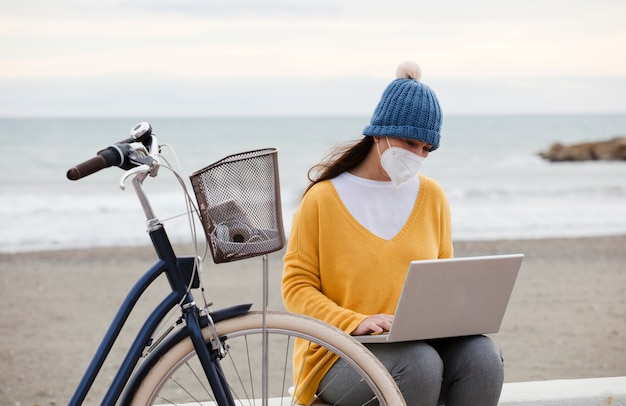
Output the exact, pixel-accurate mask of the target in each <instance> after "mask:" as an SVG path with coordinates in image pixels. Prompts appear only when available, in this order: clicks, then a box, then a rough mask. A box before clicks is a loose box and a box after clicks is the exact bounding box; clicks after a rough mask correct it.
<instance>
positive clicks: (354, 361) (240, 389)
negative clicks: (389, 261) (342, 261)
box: [125, 312, 405, 406]
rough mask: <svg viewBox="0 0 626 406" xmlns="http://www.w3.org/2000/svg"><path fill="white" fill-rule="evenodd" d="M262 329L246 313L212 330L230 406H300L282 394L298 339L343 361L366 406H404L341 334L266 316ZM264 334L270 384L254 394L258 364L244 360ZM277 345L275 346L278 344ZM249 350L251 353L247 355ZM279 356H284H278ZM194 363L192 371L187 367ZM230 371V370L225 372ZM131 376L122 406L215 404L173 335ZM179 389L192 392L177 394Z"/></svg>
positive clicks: (287, 316)
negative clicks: (366, 394)
mask: <svg viewBox="0 0 626 406" xmlns="http://www.w3.org/2000/svg"><path fill="white" fill-rule="evenodd" d="M262 326H263V314H262V313H261V312H249V313H247V314H245V315H242V316H238V317H234V318H230V319H226V320H222V321H220V322H217V323H216V324H215V328H216V330H217V332H218V334H219V336H220V337H223V338H224V339H225V343H226V344H227V345H228V356H227V358H225V359H224V360H222V361H221V365H222V368H223V370H224V375H226V376H227V380H228V385H229V387H230V391H231V393H232V394H233V398H234V399H235V403H236V404H242V405H257V404H266V403H264V402H263V397H266V398H267V399H273V400H272V402H277V403H270V404H283V402H286V403H284V404H294V405H295V404H301V403H300V402H298V401H297V400H294V399H292V398H291V397H290V395H289V394H288V391H287V388H289V387H291V388H292V389H293V386H294V383H293V382H294V379H293V378H294V376H293V371H292V370H291V367H292V359H291V348H292V347H293V342H294V339H295V338H299V339H305V340H308V341H310V342H312V343H314V345H318V346H320V347H325V348H326V349H327V350H328V351H332V353H333V354H335V355H338V356H339V357H341V358H343V359H344V360H345V361H347V363H348V364H349V365H351V366H352V369H353V370H354V371H355V372H356V373H358V374H359V375H360V376H361V381H362V383H360V385H362V384H363V382H365V383H366V384H367V385H368V386H369V387H370V389H371V391H372V394H373V397H374V398H373V399H371V401H368V402H367V404H368V405H375V404H380V405H392V406H396V405H405V402H404V400H403V398H402V395H401V393H400V391H399V390H398V387H397V386H396V384H395V382H394V381H393V378H392V377H391V376H390V375H389V372H388V371H387V370H386V369H385V367H384V366H383V365H382V364H381V363H380V361H378V359H377V358H376V357H375V356H374V355H373V354H372V353H371V352H369V350H367V348H365V347H364V346H363V345H361V344H360V343H358V342H357V341H356V340H354V339H353V338H352V337H350V336H348V335H346V334H345V333H344V332H342V331H341V330H339V329H337V328H335V327H333V326H330V325H328V324H326V323H323V322H321V321H319V320H316V319H312V318H310V317H307V316H302V315H298V314H293V313H287V312H267V313H266V314H265V330H263V328H262ZM264 331H265V333H266V334H267V337H268V338H269V340H268V343H269V351H270V355H269V357H268V358H267V359H268V361H269V363H270V367H269V371H270V378H269V379H268V382H269V383H271V384H272V387H270V388H268V390H267V391H263V390H262V389H261V388H259V385H262V383H263V382H262V380H261V377H260V376H261V373H260V371H256V369H255V370H254V371H253V369H254V368H256V367H261V366H262V365H260V364H261V362H260V360H259V359H256V360H252V361H251V360H250V359H249V358H248V357H249V356H250V355H253V356H257V357H261V354H260V348H261V345H260V343H261V341H260V340H261V339H262V336H263V332H264ZM203 335H204V338H205V340H208V339H209V337H211V333H210V330H209V328H208V327H205V328H204V329H203ZM279 341H281V343H280V344H279ZM278 345H281V346H282V345H284V346H286V347H287V348H276V346H278ZM253 349H254V350H255V351H252V350H253ZM279 351H280V352H281V354H280V355H279V354H278V352H279ZM282 352H285V353H284V354H282ZM242 355H246V357H245V358H246V359H243V360H242V359H240V358H242ZM194 363H195V364H197V365H192V364H194ZM240 363H243V364H240ZM235 364H237V365H235ZM233 365H235V367H236V368H233V369H231V367H232V366H233ZM135 376H136V377H138V378H136V379H134V380H133V382H132V383H131V384H130V385H129V390H128V391H127V392H128V393H126V394H125V399H128V404H133V405H157V404H175V405H180V404H185V405H187V404H202V405H214V404H215V403H213V397H212V394H211V390H210V387H209V385H208V383H207V382H206V377H205V376H204V373H203V371H202V369H201V367H200V365H199V361H198V360H197V357H196V356H195V350H194V348H193V345H192V343H191V339H190V338H189V337H188V335H187V334H179V335H178V336H176V337H172V339H170V340H166V341H164V342H163V343H161V344H160V345H159V346H158V347H157V349H155V350H154V351H153V352H152V353H151V354H150V356H149V357H148V358H147V359H146V360H145V361H144V362H143V363H142V364H141V366H140V368H139V370H138V372H137V374H136V375H135ZM183 385H185V386H186V385H191V386H192V387H185V388H182V386H183ZM295 385H297V383H296V384H295ZM244 386H245V387H244ZM318 389H319V388H318ZM170 390H171V392H170ZM193 390H198V391H199V392H200V393H197V394H195V393H194V394H192V393H191V392H192V391H193ZM259 390H260V391H261V393H262V394H263V395H262V396H261V397H259V394H258V391H259ZM319 390H323V389H319ZM342 390H343V388H342ZM318 393H319V392H318ZM345 393H346V394H347V396H346V399H345V402H344V401H342V402H340V403H337V404H352V403H351V402H350V396H349V389H348V388H345ZM125 402H126V401H125ZM318 402H319V401H318ZM125 404H126V403H125ZM306 404H318V403H314V402H313V403H312V402H309V403H306ZM319 404H325V403H319Z"/></svg>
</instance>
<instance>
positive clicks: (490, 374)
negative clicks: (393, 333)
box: [320, 335, 504, 406]
mask: <svg viewBox="0 0 626 406" xmlns="http://www.w3.org/2000/svg"><path fill="white" fill-rule="evenodd" d="M367 347H368V348H369V349H370V351H372V353H374V355H376V357H377V358H378V359H379V360H380V361H381V362H382V364H383V365H384V366H385V367H386V368H387V370H389V372H390V374H391V376H392V377H393V378H394V380H395V381H396V384H397V385H398V387H399V388H400V391H401V392H402V395H403V396H404V399H405V400H406V404H407V406H414V405H432V406H434V405H437V404H440V405H442V404H445V405H447V406H458V405H474V406H481V405H485V406H487V405H497V404H498V399H499V398H500V392H501V390H502V384H503V382H504V365H503V360H502V354H501V352H500V349H499V348H498V347H497V346H496V344H495V343H494V342H493V341H491V339H489V338H488V337H486V336H482V335H479V336H469V337H455V338H445V339H438V340H427V341H411V342H404V343H394V344H368V345H367ZM344 367H345V362H344V361H341V360H340V361H338V362H337V363H335V365H333V367H332V368H331V369H330V370H329V371H328V373H327V374H326V376H324V378H323V379H322V382H321V384H320V387H321V388H325V389H324V391H323V393H321V394H320V397H321V398H322V399H323V400H324V401H326V402H327V403H331V404H335V403H336V402H337V400H339V399H342V398H343V397H348V396H345V395H346V389H345V388H351V387H352V386H353V385H355V384H357V383H358V381H359V378H358V377H357V376H356V374H346V373H345V370H343V371H342V369H343V368H344ZM339 372H342V373H341V374H339ZM338 374H339V376H336V375H338ZM344 375H345V376H344ZM350 375H352V376H350ZM335 379H336V380H335ZM325 383H326V384H328V388H326V385H325ZM361 385H362V387H363V388H362V390H360V391H359V390H356V391H351V392H350V394H349V398H350V399H342V400H341V402H339V403H338V404H341V405H360V404H363V403H364V402H365V400H366V399H369V398H371V396H372V392H371V391H370V389H369V388H368V387H367V386H366V385H365V384H361Z"/></svg>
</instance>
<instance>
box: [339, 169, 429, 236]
mask: <svg viewBox="0 0 626 406" xmlns="http://www.w3.org/2000/svg"><path fill="white" fill-rule="evenodd" d="M331 182H332V183H333V185H334V186H335V189H337V193H339V197H340V198H341V201H342V202H343V204H344V205H345V206H346V208H347V209H348V211H349V212H350V214H352V216H353V217H354V218H355V219H356V220H357V221H358V222H359V223H360V224H361V225H362V226H363V227H365V228H366V229H368V230H369V231H370V232H371V233H372V234H375V235H377V236H378V237H380V238H383V239H385V240H390V239H392V238H393V237H394V236H395V235H396V234H398V232H400V230H401V229H402V227H404V224H405V223H406V221H407V219H408V218H409V215H410V214H411V211H412V210H413V206H414V205H415V200H416V199H417V194H418V192H419V188H420V181H419V176H416V177H414V178H413V179H411V180H410V181H409V182H407V183H405V184H404V185H402V186H400V187H395V186H394V185H393V183H392V182H391V181H388V182H384V181H376V180H371V179H365V178H360V177H358V176H354V175H352V174H351V173H349V172H344V173H342V174H341V175H339V176H337V177H336V178H333V179H331Z"/></svg>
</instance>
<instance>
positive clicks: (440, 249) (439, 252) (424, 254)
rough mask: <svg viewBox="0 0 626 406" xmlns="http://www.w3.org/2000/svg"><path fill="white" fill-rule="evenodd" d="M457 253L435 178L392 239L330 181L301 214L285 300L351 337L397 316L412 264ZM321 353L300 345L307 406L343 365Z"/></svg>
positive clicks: (424, 183) (424, 180) (287, 266)
mask: <svg viewBox="0 0 626 406" xmlns="http://www.w3.org/2000/svg"><path fill="white" fill-rule="evenodd" d="M364 204H367V202H364ZM381 215H384V213H382V214H381ZM452 255H453V249H452V235H451V223H450V211H449V207H448V202H447V199H446V196H445V193H444V191H443V189H442V188H441V186H440V185H439V184H438V183H436V182H435V181H433V180H432V179H430V178H428V177H426V176H423V175H420V190H419V193H418V197H417V199H416V202H415V205H414V207H413V210H412V212H411V214H410V216H409V218H408V220H407V222H406V224H405V225H404V227H403V228H402V230H401V231H400V232H399V233H398V234H397V235H396V236H395V237H394V238H392V239H391V240H384V239H381V238H379V237H377V236H376V235H374V234H372V233H370V232H369V231H368V230H367V229H365V228H364V227H363V226H362V225H361V224H359V223H358V222H357V221H356V220H355V219H354V218H353V217H352V216H351V215H350V213H349V212H348V210H347V209H346V208H345V206H344V205H343V203H342V202H341V199H340V197H339V195H338V194H337V191H336V190H335V188H334V186H333V184H332V182H331V181H323V182H320V183H318V184H316V185H315V186H314V187H312V188H311V189H310V190H309V191H308V192H307V194H306V195H305V197H304V199H303V200H302V203H301V205H300V208H299V210H298V211H297V212H296V214H295V216H294V219H293V223H292V229H291V234H290V237H289V242H288V245H287V251H286V254H285V257H284V271H283V279H282V292H283V300H284V302H285V306H286V308H287V310H289V311H291V312H295V313H301V314H306V315H308V316H312V317H315V318H317V319H320V320H323V321H325V322H327V323H330V324H332V325H334V326H336V327H338V328H340V329H342V330H343V331H345V332H346V333H350V332H352V331H353V330H354V329H355V328H356V327H357V326H358V325H359V324H360V323H361V322H362V321H363V319H365V318H366V317H367V316H369V315H373V314H379V313H385V314H393V313H394V312H395V308H396V304H397V301H398V298H399V296H400V292H401V290H402V286H403V284H404V279H405V276H406V271H407V269H408V265H409V262H411V261H412V260H416V259H433V258H449V257H452ZM316 351H317V349H311V348H308V347H307V346H306V343H304V342H302V341H301V340H300V341H298V342H297V343H296V347H295V351H294V371H297V374H298V377H299V379H300V380H302V378H304V379H305V381H306V382H308V385H304V386H300V388H301V389H300V390H301V392H299V393H297V396H299V397H300V401H301V402H307V401H309V400H310V399H311V398H312V397H313V395H314V393H315V390H316V389H317V386H318V384H319V381H320V380H321V379H322V377H323V376H324V374H325V373H326V372H327V371H328V369H329V368H330V367H331V366H332V364H333V362H334V361H335V359H331V360H326V359H324V360H323V361H322V356H323V354H316ZM305 355H306V358H305ZM303 359H304V360H305V361H304V365H303V367H301V365H300V364H301V362H302V361H301V360H303ZM318 364H320V365H318ZM295 374H296V372H294V375H295Z"/></svg>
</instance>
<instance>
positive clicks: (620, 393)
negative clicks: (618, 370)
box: [498, 376, 626, 406]
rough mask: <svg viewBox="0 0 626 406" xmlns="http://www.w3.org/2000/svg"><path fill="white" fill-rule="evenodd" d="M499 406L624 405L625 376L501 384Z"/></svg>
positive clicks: (625, 397) (625, 398) (625, 400)
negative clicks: (502, 385)
mask: <svg viewBox="0 0 626 406" xmlns="http://www.w3.org/2000/svg"><path fill="white" fill-rule="evenodd" d="M498 404H499V405H501V406H517V405H520V406H521V405H524V406H553V405H554V406H556V405H567V406H593V405H598V406H600V405H613V406H615V405H620V406H626V376H619V377H613V378H590V379H565V380H553V381H537V382H511V383H505V384H504V387H503V388H502V395H501V396H500V402H499V403H498Z"/></svg>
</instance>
